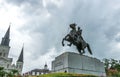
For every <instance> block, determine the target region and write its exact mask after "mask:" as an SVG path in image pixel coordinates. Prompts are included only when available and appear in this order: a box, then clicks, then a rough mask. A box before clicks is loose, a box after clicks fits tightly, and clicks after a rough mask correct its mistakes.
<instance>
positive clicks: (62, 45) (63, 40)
mask: <svg viewBox="0 0 120 77" xmlns="http://www.w3.org/2000/svg"><path fill="white" fill-rule="evenodd" d="M64 40H65V38H63V40H62V46H65V44H64Z"/></svg>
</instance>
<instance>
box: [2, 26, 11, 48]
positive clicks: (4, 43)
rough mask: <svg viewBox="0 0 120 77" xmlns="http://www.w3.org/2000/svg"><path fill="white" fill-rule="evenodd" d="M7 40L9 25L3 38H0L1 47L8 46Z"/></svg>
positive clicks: (8, 40)
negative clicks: (0, 39)
mask: <svg viewBox="0 0 120 77" xmlns="http://www.w3.org/2000/svg"><path fill="white" fill-rule="evenodd" d="M9 38H10V25H9V28H8V30H7V32H6V33H5V36H4V37H3V38H2V41H1V45H4V46H9V42H10V39H9Z"/></svg>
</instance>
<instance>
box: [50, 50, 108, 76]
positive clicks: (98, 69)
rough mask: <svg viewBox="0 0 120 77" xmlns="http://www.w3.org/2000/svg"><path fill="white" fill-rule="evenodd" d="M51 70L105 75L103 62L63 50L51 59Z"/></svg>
mask: <svg viewBox="0 0 120 77" xmlns="http://www.w3.org/2000/svg"><path fill="white" fill-rule="evenodd" d="M52 71H53V72H69V73H77V74H92V75H97V76H106V73H105V68H104V64H103V63H102V62H101V61H100V60H99V59H96V58H92V57H88V56H85V55H80V54H77V53H74V52H65V53H63V54H61V55H59V56H57V57H56V58H55V60H54V61H52Z"/></svg>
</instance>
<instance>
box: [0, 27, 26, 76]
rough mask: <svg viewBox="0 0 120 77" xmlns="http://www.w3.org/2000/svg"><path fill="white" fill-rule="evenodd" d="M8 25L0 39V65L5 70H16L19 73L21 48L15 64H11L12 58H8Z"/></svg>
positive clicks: (21, 65) (21, 66)
mask: <svg viewBox="0 0 120 77" xmlns="http://www.w3.org/2000/svg"><path fill="white" fill-rule="evenodd" d="M9 43H10V26H9V28H8V30H7V32H6V33H5V35H4V37H3V38H2V40H1V44H0V67H4V70H5V71H6V72H10V71H11V70H18V72H19V74H21V72H22V68H23V63H24V62H23V48H22V50H21V53H20V56H19V58H18V60H17V62H16V64H12V61H13V58H9V57H8V56H9V51H10V46H9Z"/></svg>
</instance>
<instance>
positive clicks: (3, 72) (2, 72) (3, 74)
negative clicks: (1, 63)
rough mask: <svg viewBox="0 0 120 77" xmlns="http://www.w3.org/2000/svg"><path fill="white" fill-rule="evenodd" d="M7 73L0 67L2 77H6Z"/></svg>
mask: <svg viewBox="0 0 120 77" xmlns="http://www.w3.org/2000/svg"><path fill="white" fill-rule="evenodd" d="M5 74H6V72H5V71H4V67H0V77H4V76H5Z"/></svg>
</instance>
